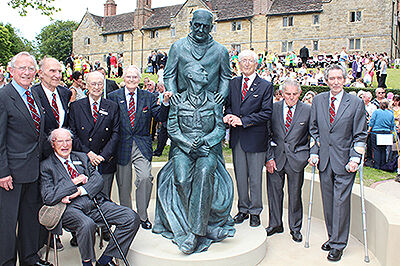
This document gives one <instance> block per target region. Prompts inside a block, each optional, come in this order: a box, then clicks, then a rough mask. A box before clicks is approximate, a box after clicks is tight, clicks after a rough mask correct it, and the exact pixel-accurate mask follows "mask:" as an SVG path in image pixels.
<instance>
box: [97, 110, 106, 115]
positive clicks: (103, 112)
mask: <svg viewBox="0 0 400 266" xmlns="http://www.w3.org/2000/svg"><path fill="white" fill-rule="evenodd" d="M99 113H100V114H102V115H108V112H107V111H104V110H100V111H99Z"/></svg>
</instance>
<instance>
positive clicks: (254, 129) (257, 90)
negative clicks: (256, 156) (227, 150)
mask: <svg viewBox="0 0 400 266" xmlns="http://www.w3.org/2000/svg"><path fill="white" fill-rule="evenodd" d="M242 78H243V77H242V76H240V77H236V78H234V79H232V80H231V81H230V82H229V94H228V97H227V99H226V105H225V115H227V114H234V115H236V116H238V117H240V119H241V120H242V123H243V126H238V127H231V129H230V141H229V144H230V147H231V148H233V147H234V146H235V145H236V144H237V143H238V142H239V140H240V144H241V147H242V149H243V150H244V151H245V152H264V151H266V150H267V145H268V135H269V134H268V130H267V121H268V120H270V119H271V116H272V98H273V96H272V95H273V86H272V84H271V83H270V82H268V81H266V80H264V79H262V78H260V77H259V76H258V75H256V78H255V79H254V81H253V83H252V84H251V86H250V88H249V90H248V92H247V94H246V96H245V98H244V100H243V101H242V100H241V99H242Z"/></svg>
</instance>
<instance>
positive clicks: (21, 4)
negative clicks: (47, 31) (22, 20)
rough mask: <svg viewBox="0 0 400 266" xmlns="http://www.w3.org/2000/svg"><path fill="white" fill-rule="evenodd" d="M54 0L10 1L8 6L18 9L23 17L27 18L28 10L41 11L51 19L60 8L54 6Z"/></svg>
mask: <svg viewBox="0 0 400 266" xmlns="http://www.w3.org/2000/svg"><path fill="white" fill-rule="evenodd" d="M53 2H54V0H9V1H8V5H9V6H11V7H12V8H14V9H16V10H17V11H18V13H19V14H20V15H21V16H26V14H27V13H28V8H31V9H36V10H39V11H40V13H41V14H42V15H45V16H49V17H51V16H52V15H53V14H54V13H55V12H58V11H60V9H59V8H56V7H54V6H53Z"/></svg>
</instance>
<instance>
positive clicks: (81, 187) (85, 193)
mask: <svg viewBox="0 0 400 266" xmlns="http://www.w3.org/2000/svg"><path fill="white" fill-rule="evenodd" d="M54 154H55V155H56V157H57V158H58V159H59V160H60V162H61V164H62V165H63V166H64V168H65V171H67V173H68V175H69V171H68V167H67V166H66V164H65V162H66V161H67V160H68V162H69V165H70V166H71V167H72V168H73V169H75V171H77V172H78V170H76V168H75V165H74V163H73V161H72V160H71V156H69V155H68V159H64V158H63V157H61V156H59V155H58V154H57V153H54ZM78 174H80V173H79V172H78ZM78 189H79V190H80V191H81V196H85V195H87V191H86V189H85V188H84V187H83V186H80V187H78Z"/></svg>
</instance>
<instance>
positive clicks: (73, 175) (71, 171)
mask: <svg viewBox="0 0 400 266" xmlns="http://www.w3.org/2000/svg"><path fill="white" fill-rule="evenodd" d="M64 163H65V165H66V166H67V169H68V174H69V176H70V177H71V179H74V178H77V177H78V176H79V173H78V171H76V170H75V169H74V168H73V167H72V166H71V164H70V163H69V160H66V161H65V162H64Z"/></svg>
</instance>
